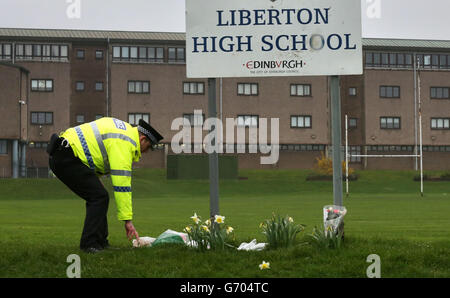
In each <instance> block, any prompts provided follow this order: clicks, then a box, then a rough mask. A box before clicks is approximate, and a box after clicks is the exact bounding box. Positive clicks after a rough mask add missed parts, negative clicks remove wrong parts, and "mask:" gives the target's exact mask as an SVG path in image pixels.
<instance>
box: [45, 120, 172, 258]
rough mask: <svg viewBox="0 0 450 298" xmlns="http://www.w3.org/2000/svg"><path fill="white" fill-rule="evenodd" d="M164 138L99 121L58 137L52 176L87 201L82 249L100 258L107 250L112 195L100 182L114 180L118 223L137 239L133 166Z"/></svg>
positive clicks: (146, 128)
mask: <svg viewBox="0 0 450 298" xmlns="http://www.w3.org/2000/svg"><path fill="white" fill-rule="evenodd" d="M161 139H163V137H162V136H161V135H160V134H159V133H158V132H157V131H156V130H155V129H154V128H153V127H151V126H150V125H149V124H148V123H147V122H145V121H144V120H140V121H139V124H138V126H137V127H133V126H132V125H130V124H129V123H126V122H124V121H121V120H119V119H115V118H108V117H105V118H100V119H98V120H96V121H93V122H90V123H85V124H82V125H79V126H76V127H72V128H69V129H67V130H66V131H65V132H63V133H61V134H60V136H58V135H56V134H54V135H53V136H52V138H51V140H50V144H49V146H48V149H47V152H48V153H49V155H50V157H49V164H50V168H51V169H52V171H53V173H54V174H55V175H56V177H58V178H59V179H60V180H61V181H62V182H63V183H64V184H65V185H66V186H67V187H69V188H70V189H71V190H72V191H73V192H74V193H76V194H77V195H78V196H80V197H81V198H83V199H84V200H85V201H86V217H85V221H84V228H83V232H82V235H81V240H80V249H81V250H83V251H85V252H88V253H96V252H99V251H101V250H103V249H105V248H107V247H108V246H109V244H108V240H107V237H108V223H107V211H108V204H109V195H108V192H107V191H106V189H105V188H104V186H103V184H102V183H101V181H100V179H99V176H101V175H105V174H110V175H111V180H112V185H113V188H114V197H115V201H116V205H117V218H118V219H119V220H121V221H124V224H125V230H126V234H127V237H128V239H129V240H131V239H132V238H133V237H135V238H136V239H137V240H138V241H139V234H138V232H137V231H136V229H135V227H134V225H133V222H132V217H133V212H132V204H131V169H132V167H131V166H132V163H133V161H134V162H137V161H139V158H140V157H141V153H143V152H146V151H147V150H148V149H153V147H154V146H155V145H157V144H158V142H159V141H160V140H161Z"/></svg>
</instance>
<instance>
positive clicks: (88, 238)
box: [49, 145, 109, 249]
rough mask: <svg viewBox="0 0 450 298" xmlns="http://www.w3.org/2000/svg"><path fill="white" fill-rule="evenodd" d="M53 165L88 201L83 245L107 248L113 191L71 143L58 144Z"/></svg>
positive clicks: (64, 181) (57, 172)
mask: <svg viewBox="0 0 450 298" xmlns="http://www.w3.org/2000/svg"><path fill="white" fill-rule="evenodd" d="M49 165H50V168H51V169H52V171H53V173H54V174H55V175H56V177H58V178H59V180H61V181H62V182H63V183H64V184H65V185H67V187H69V188H70V189H71V190H72V191H73V192H74V193H75V194H77V195H78V196H80V197H81V198H83V199H84V200H85V201H86V217H85V220H84V227H83V232H82V235H81V240H80V248H81V249H86V248H91V247H94V248H97V249H102V248H105V247H107V246H108V240H107V238H108V221H107V213H108V205H109V194H108V192H107V191H106V189H105V188H104V187H103V184H102V183H101V181H100V179H99V178H98V177H97V175H96V174H95V172H94V171H93V170H91V169H90V168H89V167H87V166H86V165H84V164H83V163H82V162H81V160H80V159H79V158H77V157H75V156H74V154H73V151H72V149H71V148H70V146H69V147H67V148H66V147H63V146H61V145H58V146H57V147H56V149H55V150H54V152H53V153H52V155H50V157H49Z"/></svg>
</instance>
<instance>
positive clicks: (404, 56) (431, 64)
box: [365, 52, 450, 69]
mask: <svg viewBox="0 0 450 298" xmlns="http://www.w3.org/2000/svg"><path fill="white" fill-rule="evenodd" d="M416 59H417V61H416V65H417V66H418V67H420V68H425V69H450V54H417V55H416ZM413 60H414V56H413V54H411V53H380V52H366V54H365V65H366V66H367V67H388V68H413V65H414V61H413Z"/></svg>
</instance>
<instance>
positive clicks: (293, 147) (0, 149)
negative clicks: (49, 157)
mask: <svg viewBox="0 0 450 298" xmlns="http://www.w3.org/2000/svg"><path fill="white" fill-rule="evenodd" d="M185 145H190V146H192V152H194V151H195V149H201V148H202V147H203V144H185ZM28 146H29V148H37V149H39V148H42V149H45V148H47V146H48V143H47V142H30V143H29V144H28ZM275 146H278V149H279V150H280V151H325V148H326V146H325V145H320V144H279V145H275ZM268 147H272V145H260V144H224V145H223V149H224V152H227V151H228V152H251V150H253V151H252V152H256V151H258V149H259V150H260V151H262V149H264V150H266V149H267V148H268ZM364 147H366V149H367V151H371V152H410V153H412V152H413V151H414V146H411V145H407V146H405V145H376V146H372V145H369V146H348V153H349V155H350V157H349V162H361V157H360V156H355V155H361V151H362V149H363V148H364ZM330 149H331V148H330ZM344 150H345V147H342V151H343V152H344ZM419 150H420V149H419V146H417V152H419ZM422 151H423V152H450V146H422ZM0 154H8V141H7V140H0Z"/></svg>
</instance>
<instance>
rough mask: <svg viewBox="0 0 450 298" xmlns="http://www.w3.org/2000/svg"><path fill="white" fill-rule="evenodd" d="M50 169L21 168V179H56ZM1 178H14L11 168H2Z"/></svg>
mask: <svg viewBox="0 0 450 298" xmlns="http://www.w3.org/2000/svg"><path fill="white" fill-rule="evenodd" d="M54 177H55V176H54V175H53V172H52V171H51V170H50V168H49V167H26V168H23V167H21V168H20V169H19V178H54ZM0 178H12V170H11V168H0Z"/></svg>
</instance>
